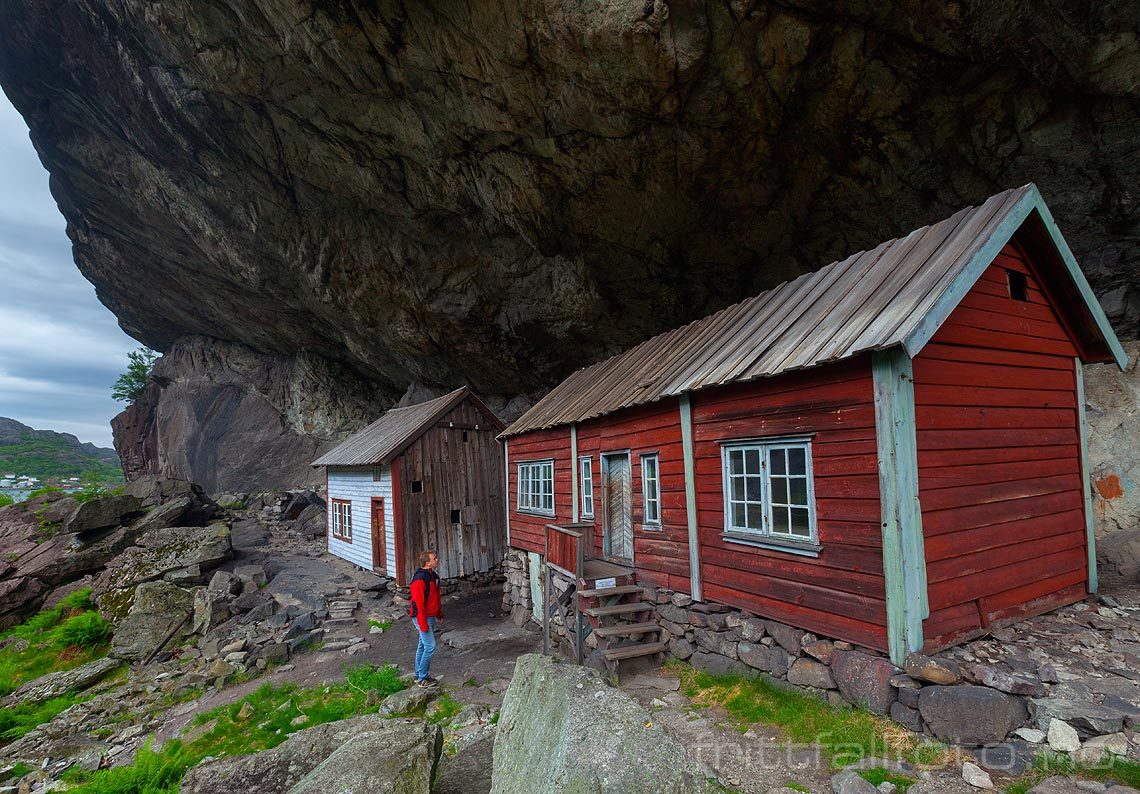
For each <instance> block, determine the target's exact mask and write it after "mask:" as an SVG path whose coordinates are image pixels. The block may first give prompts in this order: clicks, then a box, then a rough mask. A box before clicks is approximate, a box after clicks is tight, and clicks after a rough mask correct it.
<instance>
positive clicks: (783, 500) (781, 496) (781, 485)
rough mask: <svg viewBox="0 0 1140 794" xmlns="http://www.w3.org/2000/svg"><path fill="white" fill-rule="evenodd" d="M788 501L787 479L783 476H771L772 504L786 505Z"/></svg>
mask: <svg viewBox="0 0 1140 794" xmlns="http://www.w3.org/2000/svg"><path fill="white" fill-rule="evenodd" d="M787 503H788V481H787V480H786V479H784V478H783V477H773V478H772V504H774V505H786V504H787Z"/></svg>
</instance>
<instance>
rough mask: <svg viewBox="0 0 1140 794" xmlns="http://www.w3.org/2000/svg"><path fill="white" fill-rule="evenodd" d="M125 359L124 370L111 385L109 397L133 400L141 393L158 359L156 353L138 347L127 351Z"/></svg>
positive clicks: (123, 400) (125, 400)
mask: <svg viewBox="0 0 1140 794" xmlns="http://www.w3.org/2000/svg"><path fill="white" fill-rule="evenodd" d="M127 359H128V361H127V370H126V372H124V373H123V374H122V375H120V376H119V379H118V380H116V381H115V383H114V385H112V386H111V397H113V398H114V399H116V400H119V401H120V402H134V401H135V400H137V399H138V397H139V395H141V394H142V393H143V389H145V388H146V382H147V380H148V379H149V378H150V371H151V370H152V369H153V368H154V362H155V361H157V360H158V353H155V352H154V351H153V350H151V349H150V348H146V347H140V348H139V349H138V350H132V351H131V352H130V353H127Z"/></svg>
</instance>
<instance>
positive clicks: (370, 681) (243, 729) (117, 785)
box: [68, 665, 406, 794]
mask: <svg viewBox="0 0 1140 794" xmlns="http://www.w3.org/2000/svg"><path fill="white" fill-rule="evenodd" d="M405 687H406V685H405V684H404V683H403V682H402V681H401V680H400V673H399V670H398V669H397V668H396V667H395V665H385V666H384V667H379V668H377V667H373V666H371V665H358V666H355V667H351V668H349V669H348V670H346V671H345V677H344V680H343V681H341V682H339V683H335V684H329V685H326V686H319V687H312V688H301V687H299V686H297V685H296V684H283V685H281V686H273V685H270V684H266V685H264V686H262V687H261V688H259V689H257V690H256V691H254V692H252V693H251V694H249V695H247V696H246V697H244V698H242V699H241V700H239V701H237V702H236V703H231V704H230V705H227V706H220V707H218V708H216V709H212V710H210V711H207V712H205V713H203V714H199V715H198V716H197V717H196V718H195V720H194V726H196V727H198V728H199V729H201V728H202V727H203V726H205V727H207V728H208V729H207V730H206V732H205V733H204V734H202V735H201V736H199V737H198V738H196V739H194V741H191V742H181V741H169V742H167V743H166V744H164V745H163V746H162V749H161V750H159V751H157V752H155V751H153V750H151V749H150V747H149V746H144V747H143V748H142V749H140V750H139V753H138V755H137V756H136V757H135V761H134V763H132V764H130V765H128V766H122V767H118V768H115V769H108V770H100V771H97V772H83V771H78V770H76V771H74V772H71V773H69V776H68V777H69V782H71V783H74V784H78V787H76V788H71V789H69V791H70V792H74V793H76V794H140V793H141V794H167V793H168V792H170V793H171V794H172V793H173V792H176V791H177V790H178V783H179V781H181V780H182V776H183V775H184V774H186V770H188V769H189V768H190V767H192V766H194V765H195V764H197V763H198V762H199V761H201V760H202V759H203V758H205V757H206V756H212V757H215V758H216V757H221V756H234V755H248V754H250V753H256V752H260V751H262V750H268V749H270V748H272V747H276V746H277V745H279V744H281V743H282V742H283V741H285V740H286V739H287V738H289V735H290V734H292V733H295V732H297V731H299V730H302V729H304V728H311V727H313V726H314V725H321V724H324V723H327V722H336V721H337V720H343V719H347V718H349V717H355V716H357V715H359V714H367V713H370V712H374V711H376V709H377V708H378V707H379V704H380V701H382V700H383V699H384V698H385V697H387V696H388V695H390V694H392V693H394V692H399V691H400V690H402V689H404V688H405ZM246 704H248V708H245V714H244V716H243V714H242V710H243V707H245V706H246ZM302 715H304V716H306V717H308V720H307V721H305V722H304V723H303V724H301V725H294V724H293V722H294V720H296V719H297V718H298V717H300V716H302Z"/></svg>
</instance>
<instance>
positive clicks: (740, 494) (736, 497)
mask: <svg viewBox="0 0 1140 794" xmlns="http://www.w3.org/2000/svg"><path fill="white" fill-rule="evenodd" d="M744 479H745V478H744V477H733V478H732V501H734V502H743V501H744Z"/></svg>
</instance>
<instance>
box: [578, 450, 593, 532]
mask: <svg viewBox="0 0 1140 794" xmlns="http://www.w3.org/2000/svg"><path fill="white" fill-rule="evenodd" d="M578 473H579V477H580V479H581V481H582V485H581V490H582V518H593V517H594V459H593V458H591V457H590V456H589V455H583V456H582V457H580V458H579V459H578Z"/></svg>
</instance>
